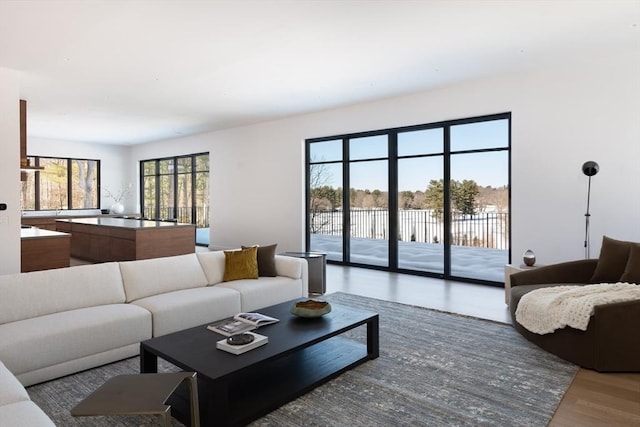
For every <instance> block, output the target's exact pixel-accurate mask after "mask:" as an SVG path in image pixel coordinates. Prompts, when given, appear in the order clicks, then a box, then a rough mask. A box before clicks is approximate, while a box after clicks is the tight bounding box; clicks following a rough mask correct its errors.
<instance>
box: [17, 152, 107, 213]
mask: <svg viewBox="0 0 640 427" xmlns="http://www.w3.org/2000/svg"><path fill="white" fill-rule="evenodd" d="M28 158H29V162H30V164H31V165H33V166H34V167H41V164H40V160H41V159H48V160H51V159H54V160H64V161H66V162H67V207H66V208H62V209H63V210H69V211H80V210H86V209H101V197H100V194H102V191H101V184H100V183H101V179H100V178H101V170H102V167H101V161H100V159H87V158H76V157H55V156H28ZM76 160H80V161H90V162H96V164H97V165H96V189H95V192H96V201H97V206H92V207H90V208H86V207H82V208H73V207H72V206H73V180H72V178H73V169H72V167H73V166H72V165H73V162H74V161H76ZM25 173H33V174H34V192H35V195H34V209H26V208H25V207H24V206H23V207H22V211H23V212H38V211H42V210H45V211H51V210H55V209H51V208H47V209H41V204H42V202H41V200H40V187H41V186H40V174H41V172H40V170H34V171H29V172H25ZM21 200H22V195H21Z"/></svg>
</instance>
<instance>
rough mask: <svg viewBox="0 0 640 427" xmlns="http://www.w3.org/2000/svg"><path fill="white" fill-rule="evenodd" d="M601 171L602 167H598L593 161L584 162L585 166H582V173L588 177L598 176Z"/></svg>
mask: <svg viewBox="0 0 640 427" xmlns="http://www.w3.org/2000/svg"><path fill="white" fill-rule="evenodd" d="M599 170H600V166H598V164H597V163H596V162H594V161H591V160H590V161H588V162H584V164H583V165H582V173H584V174H585V175H587V176H593V175H595V174H597V173H598V171H599Z"/></svg>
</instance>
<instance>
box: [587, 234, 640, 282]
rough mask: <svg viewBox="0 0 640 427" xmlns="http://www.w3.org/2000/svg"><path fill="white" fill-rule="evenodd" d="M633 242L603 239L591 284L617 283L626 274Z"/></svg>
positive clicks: (604, 237)
mask: <svg viewBox="0 0 640 427" xmlns="http://www.w3.org/2000/svg"><path fill="white" fill-rule="evenodd" d="M631 245H632V243H631V242H625V241H623V240H616V239H612V238H610V237H607V236H603V237H602V247H601V249H600V257H599V258H598V265H597V266H596V271H594V272H593V276H592V277H591V280H590V282H591V283H616V282H618V281H619V280H620V277H621V276H622V274H623V273H624V270H625V267H626V266H627V259H628V258H629V251H630V250H631Z"/></svg>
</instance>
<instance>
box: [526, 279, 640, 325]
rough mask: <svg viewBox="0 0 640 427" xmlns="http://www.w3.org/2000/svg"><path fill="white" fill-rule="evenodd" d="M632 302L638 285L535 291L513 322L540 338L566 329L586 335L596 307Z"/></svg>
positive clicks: (638, 295) (639, 294)
mask: <svg viewBox="0 0 640 427" xmlns="http://www.w3.org/2000/svg"><path fill="white" fill-rule="evenodd" d="M632 300H640V285H634V284H631V283H602V284H598V285H586V286H553V287H549V288H542V289H536V290H535V291H531V292H529V293H526V294H524V295H523V296H522V298H521V299H520V302H519V303H518V307H517V308H516V321H517V322H518V323H519V324H521V325H522V326H524V327H525V328H526V329H528V330H529V331H531V332H533V333H536V334H540V335H543V334H549V333H551V332H553V331H555V330H556V329H561V328H564V327H565V326H570V327H572V328H575V329H580V330H582V331H586V330H587V326H588V325H589V319H590V318H591V315H592V314H593V312H594V307H595V306H596V305H601V304H610V303H615V302H623V301H632Z"/></svg>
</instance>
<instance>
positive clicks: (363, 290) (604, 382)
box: [327, 265, 640, 427]
mask: <svg viewBox="0 0 640 427" xmlns="http://www.w3.org/2000/svg"><path fill="white" fill-rule="evenodd" d="M332 292H346V293H351V294H356V295H363V296H368V297H371V298H377V299H383V300H387V301H395V302H399V303H403V304H411V305H416V306H420V307H427V308H433V309H436V310H443V311H448V312H452V313H459V314H465V315H469V316H474V317H479V318H483V319H490V320H495V321H498V322H504V323H511V316H510V315H509V311H508V309H507V307H506V305H505V303H504V289H502V288H496V287H490V286H482V285H472V284H467V283H460V282H454V281H448V280H440V279H433V278H426V277H420V276H411V275H406V274H397V273H387V272H383V271H376V270H368V269H363V268H355V267H341V266H335V265H327V293H332ZM549 426H550V427H578V426H579V427H604V426H607V427H627V426H628V427H640V374H602V373H599V372H596V371H592V370H589V369H580V370H579V371H578V373H577V375H576V377H575V378H574V380H573V382H572V384H571V386H570V387H569V389H568V390H567V392H566V394H565V396H564V397H563V399H562V401H561V402H560V406H559V407H558V409H557V410H556V413H555V414H554V416H553V418H552V420H551V422H550V423H549Z"/></svg>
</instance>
